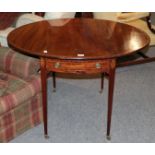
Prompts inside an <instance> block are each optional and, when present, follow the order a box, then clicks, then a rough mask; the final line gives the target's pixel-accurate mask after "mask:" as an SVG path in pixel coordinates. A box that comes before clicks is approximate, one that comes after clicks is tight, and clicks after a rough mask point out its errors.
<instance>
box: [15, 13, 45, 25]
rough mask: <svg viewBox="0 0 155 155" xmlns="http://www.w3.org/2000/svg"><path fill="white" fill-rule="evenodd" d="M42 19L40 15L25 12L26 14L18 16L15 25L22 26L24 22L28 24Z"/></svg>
mask: <svg viewBox="0 0 155 155" xmlns="http://www.w3.org/2000/svg"><path fill="white" fill-rule="evenodd" d="M42 20H44V18H43V17H40V16H38V15H35V14H32V13H26V14H23V15H21V16H20V17H19V18H18V20H17V22H16V27H20V26H23V25H26V24H30V23H33V22H38V21H42Z"/></svg>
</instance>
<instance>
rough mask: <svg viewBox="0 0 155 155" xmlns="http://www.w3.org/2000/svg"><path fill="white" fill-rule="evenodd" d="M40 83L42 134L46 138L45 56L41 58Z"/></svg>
mask: <svg viewBox="0 0 155 155" xmlns="http://www.w3.org/2000/svg"><path fill="white" fill-rule="evenodd" d="M41 84H42V105H43V121H44V135H45V138H48V129H47V71H46V59H45V58H41Z"/></svg>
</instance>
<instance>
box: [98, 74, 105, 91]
mask: <svg viewBox="0 0 155 155" xmlns="http://www.w3.org/2000/svg"><path fill="white" fill-rule="evenodd" d="M104 74H105V73H101V90H100V91H99V92H100V93H102V92H103V89H104Z"/></svg>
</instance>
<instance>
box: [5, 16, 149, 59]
mask: <svg viewBox="0 0 155 155" xmlns="http://www.w3.org/2000/svg"><path fill="white" fill-rule="evenodd" d="M7 39H8V44H9V46H10V47H11V48H13V49H15V50H17V51H19V52H23V53H26V54H32V55H35V56H39V57H48V58H58V59H82V60H85V59H109V58H117V57H121V56H126V55H129V54H132V53H134V52H137V51H138V50H140V49H143V48H145V47H147V46H148V45H149V42H150V38H149V36H148V35H147V34H146V33H145V32H144V31H142V30H139V29H137V28H135V27H132V26H129V25H127V24H122V23H118V22H114V21H109V20H97V19H84V18H81V19H57V20H45V21H40V22H35V23H32V24H27V25H24V26H21V27H19V28H17V29H15V30H13V31H12V32H11V33H10V34H9V35H8V38H7Z"/></svg>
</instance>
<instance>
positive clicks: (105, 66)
mask: <svg viewBox="0 0 155 155" xmlns="http://www.w3.org/2000/svg"><path fill="white" fill-rule="evenodd" d="M46 69H47V70H48V71H53V72H61V73H76V74H84V73H86V74H87V73H90V74H91V73H101V72H108V70H109V61H108V60H91V61H90V60H89V61H83V60H82V61H81V60H80V61H79V60H75V61H73V60H72V61H71V60H57V59H47V60H46Z"/></svg>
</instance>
